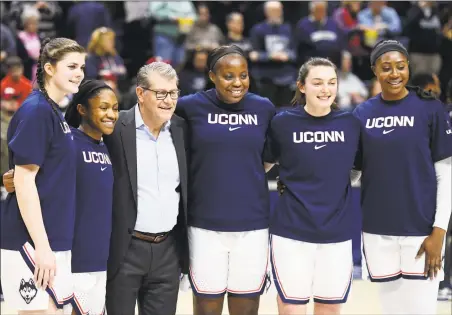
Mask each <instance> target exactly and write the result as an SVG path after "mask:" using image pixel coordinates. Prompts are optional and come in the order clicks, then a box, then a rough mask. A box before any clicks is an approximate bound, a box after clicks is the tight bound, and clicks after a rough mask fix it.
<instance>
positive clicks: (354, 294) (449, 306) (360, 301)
mask: <svg viewBox="0 0 452 315" xmlns="http://www.w3.org/2000/svg"><path fill="white" fill-rule="evenodd" d="M192 310H193V308H192V294H191V291H187V292H180V293H179V302H178V304H177V314H178V315H190V314H192ZM308 312H309V313H310V314H312V303H310V304H309V308H308ZM1 314H2V315H12V314H17V313H16V312H13V311H11V309H9V308H8V305H7V304H6V303H1ZM136 314H138V312H136ZM223 314H229V313H228V312H227V305H226V303H225V307H224V310H223ZM259 314H262V315H264V314H265V315H277V314H278V309H277V306H276V289H275V286H274V285H273V284H272V286H271V287H270V289H269V290H268V292H267V293H264V294H263V295H262V297H261V305H260V308H259ZM342 314H343V315H349V314H350V315H351V314H360V315H367V314H368V315H376V314H381V310H380V307H379V305H378V291H377V287H376V286H375V285H374V284H373V283H370V282H368V281H366V280H355V281H354V282H353V286H352V289H351V291H350V295H349V299H348V302H347V304H346V305H345V306H344V308H343V311H342ZM436 314H444V315H445V314H448V315H451V314H452V302H450V301H449V302H438V309H437V313H436Z"/></svg>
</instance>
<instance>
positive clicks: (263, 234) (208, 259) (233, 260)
mask: <svg viewBox="0 0 452 315" xmlns="http://www.w3.org/2000/svg"><path fill="white" fill-rule="evenodd" d="M188 241H189V248H190V282H191V287H192V289H193V292H194V293H195V294H196V295H202V296H207V297H219V296H222V295H223V294H225V293H226V291H227V292H228V294H229V295H239V296H256V295H260V294H262V293H263V292H264V289H265V284H266V280H267V279H268V276H267V267H268V250H269V248H268V247H269V246H268V243H269V239H268V229H262V230H256V231H247V232H216V231H210V230H204V229H200V228H196V227H191V226H190V227H189V228H188Z"/></svg>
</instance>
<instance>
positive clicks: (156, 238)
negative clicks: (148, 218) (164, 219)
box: [132, 231, 171, 244]
mask: <svg viewBox="0 0 452 315" xmlns="http://www.w3.org/2000/svg"><path fill="white" fill-rule="evenodd" d="M170 233H171V231H169V232H164V233H145V232H138V231H133V232H132V237H134V238H137V239H139V240H142V241H145V242H149V243H155V244H158V243H161V242H163V241H164V240H166V239H167V238H168V235H169V234H170Z"/></svg>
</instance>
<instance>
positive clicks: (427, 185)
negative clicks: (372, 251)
mask: <svg viewBox="0 0 452 315" xmlns="http://www.w3.org/2000/svg"><path fill="white" fill-rule="evenodd" d="M354 115H355V116H356V117H357V118H358V119H359V120H360V122H361V126H362V128H361V130H362V145H361V146H362V147H361V151H362V152H361V154H362V161H361V162H359V163H357V165H356V167H357V169H361V170H362V178H361V189H362V195H361V205H362V209H363V219H364V222H363V231H364V232H367V233H374V234H383V235H395V236H424V235H429V234H430V233H431V231H432V229H433V223H434V219H435V212H436V195H437V182H436V173H435V168H434V163H435V162H437V161H440V160H443V159H445V158H447V157H450V156H451V155H452V136H451V127H450V122H449V121H448V117H447V114H446V112H445V111H444V107H443V105H442V104H441V103H440V102H439V101H437V100H423V99H420V98H419V97H418V96H417V95H416V93H415V92H414V91H410V93H409V94H408V95H407V96H406V97H405V98H404V99H402V100H399V101H384V100H383V99H382V98H381V96H380V95H377V96H376V97H373V98H371V99H369V100H367V101H366V102H364V103H362V104H361V105H359V106H358V107H357V108H356V109H355V111H354Z"/></svg>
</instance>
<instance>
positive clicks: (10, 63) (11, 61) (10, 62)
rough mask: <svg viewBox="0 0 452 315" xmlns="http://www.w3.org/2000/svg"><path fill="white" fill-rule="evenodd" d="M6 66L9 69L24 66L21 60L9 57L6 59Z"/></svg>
mask: <svg viewBox="0 0 452 315" xmlns="http://www.w3.org/2000/svg"><path fill="white" fill-rule="evenodd" d="M5 63H6V66H7V68H8V70H9V69H11V68H14V67H23V66H24V64H23V62H22V59H20V58H19V57H17V56H10V57H8V58H7V59H6V62H5Z"/></svg>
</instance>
